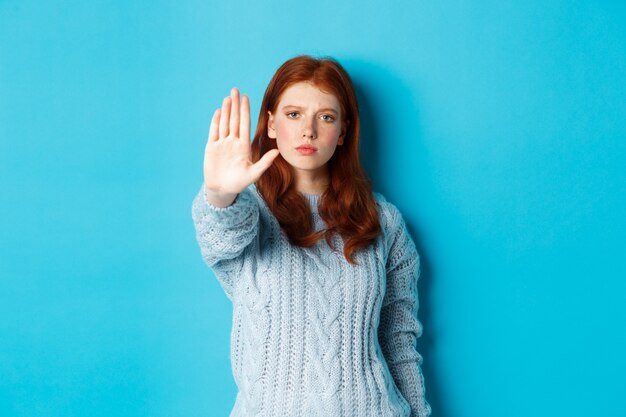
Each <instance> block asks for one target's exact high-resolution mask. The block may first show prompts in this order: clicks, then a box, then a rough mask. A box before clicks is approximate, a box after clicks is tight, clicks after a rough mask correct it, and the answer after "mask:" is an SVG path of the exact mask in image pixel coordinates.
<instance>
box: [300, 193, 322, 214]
mask: <svg viewBox="0 0 626 417" xmlns="http://www.w3.org/2000/svg"><path fill="white" fill-rule="evenodd" d="M300 194H301V195H302V196H303V197H304V199H305V200H306V201H307V202H308V203H309V207H310V208H311V212H312V213H317V212H318V211H317V205H318V204H319V202H320V198H321V197H322V195H321V194H308V193H300Z"/></svg>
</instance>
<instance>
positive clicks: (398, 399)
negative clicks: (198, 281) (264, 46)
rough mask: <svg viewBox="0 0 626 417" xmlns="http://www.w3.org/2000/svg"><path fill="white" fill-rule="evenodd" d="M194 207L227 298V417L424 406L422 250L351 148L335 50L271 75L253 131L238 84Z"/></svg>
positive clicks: (216, 119) (346, 88)
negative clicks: (230, 402) (230, 398)
mask: <svg viewBox="0 0 626 417" xmlns="http://www.w3.org/2000/svg"><path fill="white" fill-rule="evenodd" d="M192 217H193V220H194V224H195V228H196V237H197V240H198V243H199V245H200V250H201V254H202V257H203V259H204V261H205V262H206V263H207V265H208V266H209V267H210V268H211V269H212V270H213V272H214V273H215V276H216V278H217V280H218V281H219V283H220V285H221V287H222V288H223V289H224V292H225V293H226V295H227V297H228V298H229V299H230V300H231V301H232V303H233V326H232V333H231V363H232V369H233V376H234V379H235V382H236V384H237V387H238V393H237V398H236V400H235V404H234V406H233V409H232V412H231V414H230V417H244V416H246V417H252V416H254V417H278V416H281V417H283V416H284V417H299V416H302V417H339V416H342V417H366V416H367V417H370V416H372V417H373V416H376V417H417V416H419V417H425V416H428V415H430V413H431V410H430V406H429V404H428V403H427V401H426V399H425V396H424V393H425V389H424V379H423V376H422V371H421V369H420V365H421V363H422V357H421V356H420V354H419V353H418V352H417V350H416V339H417V338H418V337H419V336H420V335H421V333H422V326H421V323H420V322H419V320H418V319H417V309H418V298H417V280H418V277H419V271H420V262H419V254H418V253H417V250H416V248H415V244H414V242H413V240H412V239H411V237H410V235H409V233H408V231H407V229H406V225H405V222H404V220H403V218H402V215H401V214H400V212H399V211H398V209H397V208H396V207H395V206H394V205H393V204H392V203H390V202H389V201H387V200H386V199H385V198H384V197H383V196H382V195H381V194H380V193H377V192H374V191H373V190H372V186H371V182H370V180H369V178H368V176H367V174H366V173H365V171H364V169H363V167H362V166H361V161H360V158H359V111H358V105H357V100H356V95H355V93H354V87H353V85H352V81H351V80H350V77H349V75H348V73H347V72H346V71H345V70H344V68H343V67H342V66H341V65H340V64H339V63H338V62H337V61H335V60H333V59H330V58H324V59H316V58H313V57H310V56H298V57H295V58H292V59H290V60H288V61H287V62H285V63H284V64H283V65H282V66H281V67H280V68H279V69H278V71H277V72H276V73H275V74H274V77H273V78H272V80H271V81H270V83H269V85H268V87H267V90H266V91H265V95H264V97H263V102H262V104H261V112H260V114H259V119H258V124H257V129H256V132H255V135H254V139H253V141H252V143H251V142H250V103H249V101H248V97H247V96H245V95H242V96H240V93H239V91H238V90H237V89H235V88H233V89H232V91H231V93H230V96H229V97H226V98H225V99H224V101H223V103H222V106H221V108H220V109H217V110H216V111H215V113H214V114H213V118H212V120H211V127H210V131H209V137H208V141H207V144H206V148H205V153H204V182H203V184H202V187H201V188H200V190H199V192H198V194H197V195H196V197H195V199H194V200H193V205H192Z"/></svg>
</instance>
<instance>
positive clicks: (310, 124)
mask: <svg viewBox="0 0 626 417" xmlns="http://www.w3.org/2000/svg"><path fill="white" fill-rule="evenodd" d="M303 124H304V126H303V127H302V137H303V138H305V139H315V138H316V137H317V131H316V128H315V122H314V121H313V120H312V119H305V120H304V121H303Z"/></svg>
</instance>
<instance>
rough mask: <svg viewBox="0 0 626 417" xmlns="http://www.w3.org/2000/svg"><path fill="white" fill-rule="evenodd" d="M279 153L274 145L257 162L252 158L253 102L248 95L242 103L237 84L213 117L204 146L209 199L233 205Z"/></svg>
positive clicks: (224, 205) (216, 203) (219, 203)
mask: <svg viewBox="0 0 626 417" xmlns="http://www.w3.org/2000/svg"><path fill="white" fill-rule="evenodd" d="M278 154H279V151H278V149H272V150H270V151H268V152H266V153H265V154H264V155H263V156H262V157H261V159H259V161H257V162H256V163H253V162H252V161H251V157H252V150H251V144H250V102H249V101H248V97H247V96H245V95H244V96H243V97H242V99H241V103H240V101H239V90H237V89H236V88H233V89H232V90H231V92H230V97H225V98H224V101H223V103H222V108H221V109H217V110H216V111H215V113H213V118H212V119H211V128H210V130H209V138H208V141H207V144H206V147H205V150H204V184H205V187H206V196H207V199H209V202H212V203H213V202H214V203H215V205H217V206H221V207H226V206H228V205H230V204H231V203H232V202H233V201H234V199H235V197H236V196H237V194H239V193H240V192H242V191H243V190H245V189H246V188H247V187H248V186H249V185H250V184H252V183H254V182H256V181H257V180H258V179H259V178H260V177H261V175H262V174H263V173H264V172H265V170H267V169H268V168H269V167H270V165H272V162H274V159H275V158H276V157H277V156H278Z"/></svg>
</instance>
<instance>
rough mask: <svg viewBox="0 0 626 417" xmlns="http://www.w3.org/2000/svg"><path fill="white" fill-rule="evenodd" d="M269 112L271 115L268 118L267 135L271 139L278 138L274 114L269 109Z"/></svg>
mask: <svg viewBox="0 0 626 417" xmlns="http://www.w3.org/2000/svg"><path fill="white" fill-rule="evenodd" d="M267 114H268V115H269V117H268V119H267V136H268V137H269V138H270V139H276V129H275V128H274V116H273V115H272V112H271V111H269V110H268V111H267Z"/></svg>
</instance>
